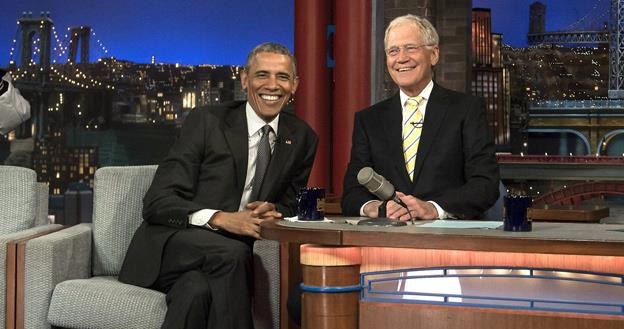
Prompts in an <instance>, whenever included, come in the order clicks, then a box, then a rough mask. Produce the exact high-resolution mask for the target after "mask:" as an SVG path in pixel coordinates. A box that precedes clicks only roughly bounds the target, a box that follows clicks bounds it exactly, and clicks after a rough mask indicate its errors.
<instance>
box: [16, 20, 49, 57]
mask: <svg viewBox="0 0 624 329" xmlns="http://www.w3.org/2000/svg"><path fill="white" fill-rule="evenodd" d="M18 22H19V26H20V27H19V29H20V35H21V51H20V62H19V65H21V66H25V65H28V64H29V63H30V62H31V61H32V59H33V58H32V55H33V53H32V50H33V39H34V38H35V36H38V37H39V42H38V44H37V43H36V42H35V43H36V46H37V48H38V53H39V65H41V67H43V68H49V67H50V45H51V39H52V25H54V23H53V22H52V19H50V13H49V12H41V17H38V18H37V17H32V12H30V13H23V14H22V17H21V18H20V19H19V20H18Z"/></svg>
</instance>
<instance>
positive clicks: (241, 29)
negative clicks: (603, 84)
mask: <svg viewBox="0 0 624 329" xmlns="http://www.w3.org/2000/svg"><path fill="white" fill-rule="evenodd" d="M608 1H609V0H595V1H587V0H566V1H556V0H550V1H547V0H545V1H542V3H544V4H545V5H546V8H547V9H546V29H547V30H559V29H563V28H565V27H566V26H568V25H570V24H571V23H573V22H574V21H575V20H578V19H579V18H581V17H583V15H585V14H586V13H587V12H588V11H590V10H591V9H592V8H593V7H594V6H596V4H598V5H604V4H605V2H607V3H608ZM533 2H534V0H513V1H512V0H474V1H473V7H480V8H491V10H492V31H493V32H497V33H503V41H504V43H505V44H510V45H512V46H515V47H522V46H526V33H527V31H528V17H529V5H530V4H531V3H533ZM24 11H26V12H28V11H30V12H32V13H33V17H39V14H40V12H41V11H49V12H50V15H51V18H52V20H53V22H54V25H55V27H56V30H57V33H59V34H60V35H59V37H60V38H62V37H63V34H64V33H65V32H66V29H67V27H69V26H79V25H89V26H91V27H92V28H93V29H94V31H95V32H96V35H97V38H96V39H100V40H101V42H102V43H103V44H104V45H105V46H106V47H107V49H109V54H110V55H113V56H115V57H116V58H119V59H124V60H130V61H133V62H137V63H149V62H150V61H151V56H155V57H156V61H157V62H165V63H180V64H185V65H197V64H216V65H241V64H243V63H244V61H245V57H246V54H247V53H248V52H249V50H250V49H251V48H252V47H253V46H255V45H257V44H259V43H261V42H265V41H276V42H280V43H283V44H285V45H286V46H288V47H289V48H290V49H293V48H294V21H293V20H294V0H273V1H254V0H234V1H227V0H212V1H203V0H180V1H175V2H174V1H171V2H158V3H157V4H154V2H153V1H148V0H133V1H121V0H109V1H105V2H104V1H97V0H21V1H3V3H2V5H0V66H6V65H7V64H8V62H9V51H10V48H11V46H12V40H13V38H15V37H16V31H17V24H16V22H17V19H19V18H20V17H21V15H22V12H24ZM95 41H96V40H92V43H91V46H92V47H98V45H97V43H96V42H95Z"/></svg>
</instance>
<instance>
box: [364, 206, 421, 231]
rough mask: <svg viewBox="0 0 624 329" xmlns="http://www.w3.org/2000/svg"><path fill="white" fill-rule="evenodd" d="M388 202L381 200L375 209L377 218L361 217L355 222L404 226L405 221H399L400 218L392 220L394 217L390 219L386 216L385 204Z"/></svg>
mask: <svg viewBox="0 0 624 329" xmlns="http://www.w3.org/2000/svg"><path fill="white" fill-rule="evenodd" d="M387 203H388V201H383V202H382V203H381V205H379V208H378V210H377V214H378V215H377V216H378V217H377V218H367V219H362V220H361V221H359V222H358V223H357V224H358V225H362V226H381V227H387V226H405V225H407V223H406V222H403V221H400V220H398V219H397V220H394V219H390V218H388V217H386V216H387V215H386V204H387ZM408 212H409V210H408ZM410 217H411V213H410Z"/></svg>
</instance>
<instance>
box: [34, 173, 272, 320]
mask: <svg viewBox="0 0 624 329" xmlns="http://www.w3.org/2000/svg"><path fill="white" fill-rule="evenodd" d="M155 171H156V166H131V167H106V168H101V169H99V170H98V171H97V172H96V174H95V189H94V205H93V206H94V209H93V223H88V224H79V225H76V226H73V227H70V228H67V229H64V230H61V231H58V232H55V233H52V234H49V235H46V236H43V237H41V238H37V239H33V240H31V241H29V242H28V244H27V246H26V282H27V283H26V285H25V298H26V309H25V326H24V327H25V328H27V329H28V328H33V329H34V328H37V329H41V328H49V327H50V325H52V326H56V327H64V328H111V329H118V328H160V325H161V323H162V320H163V318H164V314H165V311H166V308H167V306H166V302H165V295H164V294H162V293H160V292H157V291H153V290H149V289H144V288H140V287H136V286H131V285H127V284H123V283H121V282H119V281H117V275H118V273H119V270H120V268H121V264H122V262H123V259H124V256H125V253H126V250H127V248H128V245H129V244H130V240H131V238H132V236H133V234H134V231H135V230H136V228H137V227H138V226H139V225H140V224H141V221H142V218H141V208H142V199H143V195H144V194H145V192H146V191H147V188H148V187H149V185H150V183H151V181H152V178H153V175H154V172H155ZM254 267H255V288H256V292H255V296H256V299H255V300H254V307H255V309H254V321H255V323H256V328H257V329H262V328H277V327H278V326H279V245H278V243H277V242H275V241H258V242H256V244H255V245H254ZM41 297H45V298H47V301H46V302H44V303H41V302H36V303H35V302H32V303H31V301H35V300H36V301H39V300H40V298H41ZM48 305H49V307H48Z"/></svg>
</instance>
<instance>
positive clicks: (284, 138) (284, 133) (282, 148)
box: [258, 115, 297, 200]
mask: <svg viewBox="0 0 624 329" xmlns="http://www.w3.org/2000/svg"><path fill="white" fill-rule="evenodd" d="M277 130H278V135H277V139H276V140H275V147H274V149H273V155H272V156H271V162H270V163H269V168H268V169H267V172H266V174H265V176H264V180H263V181H262V187H261V188H260V193H259V194H258V198H259V199H260V200H268V199H269V195H270V194H271V192H272V191H273V190H274V187H275V184H277V183H278V181H279V177H280V175H282V174H283V168H284V165H285V164H286V163H287V162H288V161H287V160H288V157H289V156H290V155H291V154H292V153H293V150H294V149H295V147H296V143H297V141H296V140H295V139H294V135H293V133H292V130H291V128H290V125H289V123H288V118H287V116H285V115H282V116H281V117H280V121H279V126H278V128H277Z"/></svg>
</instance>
